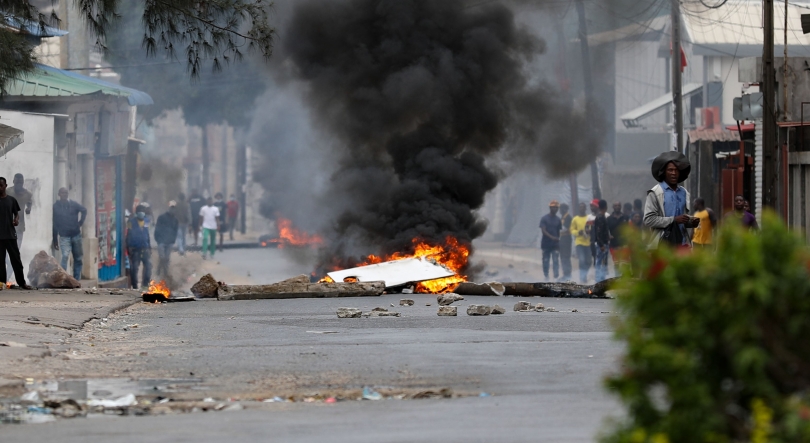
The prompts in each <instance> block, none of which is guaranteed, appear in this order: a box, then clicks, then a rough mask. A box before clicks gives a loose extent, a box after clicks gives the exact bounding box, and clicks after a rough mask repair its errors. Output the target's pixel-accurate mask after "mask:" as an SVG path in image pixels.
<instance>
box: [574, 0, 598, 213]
mask: <svg viewBox="0 0 810 443" xmlns="http://www.w3.org/2000/svg"><path fill="white" fill-rule="evenodd" d="M577 16H579V46H580V49H581V51H582V77H583V79H584V82H585V116H586V117H587V118H588V120H590V119H591V118H592V116H593V112H592V111H593V106H594V100H593V79H592V78H591V50H590V48H589V47H588V24H587V23H586V22H585V4H584V3H583V2H582V0H577ZM591 183H592V184H591V189H593V198H602V189H601V188H600V186H599V167H598V166H597V165H596V159H594V160H593V161H592V162H591Z"/></svg>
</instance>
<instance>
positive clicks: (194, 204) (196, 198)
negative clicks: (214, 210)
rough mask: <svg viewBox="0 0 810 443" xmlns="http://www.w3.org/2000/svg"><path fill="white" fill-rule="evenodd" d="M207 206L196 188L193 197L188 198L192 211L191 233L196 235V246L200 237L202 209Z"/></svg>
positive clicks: (192, 193)
mask: <svg viewBox="0 0 810 443" xmlns="http://www.w3.org/2000/svg"><path fill="white" fill-rule="evenodd" d="M203 206H205V200H204V199H203V198H202V196H201V195H200V192H199V191H197V190H196V189H195V190H193V191H191V197H189V199H188V207H189V210H190V211H191V224H190V225H189V227H190V228H191V231H190V232H191V235H193V236H194V246H197V240H199V238H200V209H202V207H203Z"/></svg>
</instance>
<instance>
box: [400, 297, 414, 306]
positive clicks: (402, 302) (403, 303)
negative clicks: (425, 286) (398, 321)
mask: <svg viewBox="0 0 810 443" xmlns="http://www.w3.org/2000/svg"><path fill="white" fill-rule="evenodd" d="M415 303H416V302H415V301H413V300H410V299H407V298H405V299H402V300H400V301H399V305H400V306H413V305H414V304H415Z"/></svg>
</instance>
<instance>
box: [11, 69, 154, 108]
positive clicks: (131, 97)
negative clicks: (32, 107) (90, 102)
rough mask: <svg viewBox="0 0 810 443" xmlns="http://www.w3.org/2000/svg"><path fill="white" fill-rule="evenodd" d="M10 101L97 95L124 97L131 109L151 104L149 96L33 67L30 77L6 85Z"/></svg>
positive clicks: (59, 71)
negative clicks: (14, 98)
mask: <svg viewBox="0 0 810 443" xmlns="http://www.w3.org/2000/svg"><path fill="white" fill-rule="evenodd" d="M6 90H7V92H8V94H7V97H8V98H13V97H73V96H82V95H89V94H97V93H101V94H104V95H112V96H117V97H126V98H127V101H128V102H129V104H130V105H131V106H142V105H151V104H153V103H154V101H152V97H150V96H149V94H147V93H145V92H142V91H138V90H137V89H132V88H127V87H125V86H121V85H116V84H114V83H110V82H105V81H104V80H99V79H97V78H93V77H88V76H86V75H81V74H77V73H75V72H71V71H65V70H62V69H57V68H53V67H50V66H46V65H41V64H37V67H36V69H35V70H34V72H33V73H31V74H29V75H27V76H26V77H25V78H23V79H19V80H15V81H13V82H10V83H9V85H8V87H7V88H6Z"/></svg>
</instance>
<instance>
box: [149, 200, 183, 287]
mask: <svg viewBox="0 0 810 443" xmlns="http://www.w3.org/2000/svg"><path fill="white" fill-rule="evenodd" d="M176 211H177V202H176V201H174V200H172V201H170V202H169V210H168V211H166V212H164V213H163V214H161V215H160V217H158V219H157V222H156V223H155V243H157V246H158V267H157V275H159V276H162V277H164V278H165V277H168V275H169V260H170V259H171V255H172V246H173V245H174V243H175V241H176V240H177V231H178V230H179V226H180V223H179V222H178V221H177V217H176V216H175V212H176Z"/></svg>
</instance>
